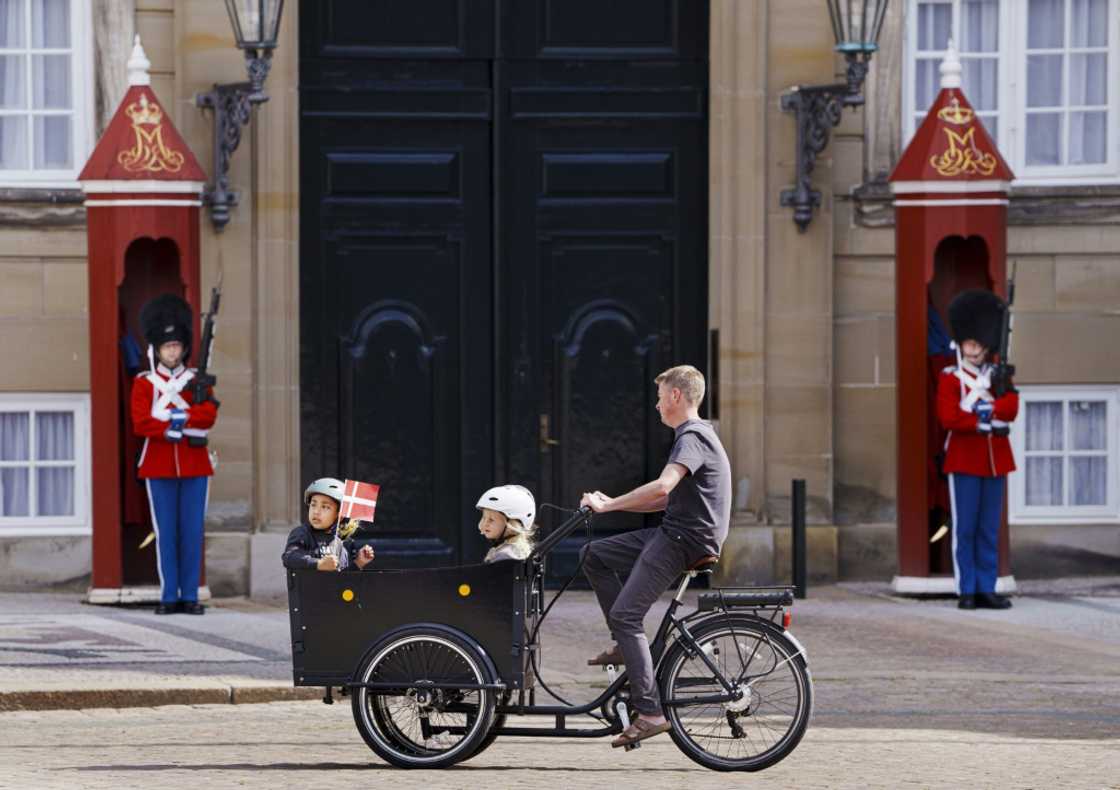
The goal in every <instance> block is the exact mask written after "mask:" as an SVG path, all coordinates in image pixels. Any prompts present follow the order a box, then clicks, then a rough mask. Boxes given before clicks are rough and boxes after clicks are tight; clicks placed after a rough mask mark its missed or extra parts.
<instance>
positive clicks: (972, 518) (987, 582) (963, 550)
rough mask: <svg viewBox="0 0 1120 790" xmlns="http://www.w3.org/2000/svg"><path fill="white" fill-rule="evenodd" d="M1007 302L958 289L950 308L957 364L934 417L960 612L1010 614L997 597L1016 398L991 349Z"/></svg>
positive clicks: (945, 379) (944, 381) (946, 375)
mask: <svg viewBox="0 0 1120 790" xmlns="http://www.w3.org/2000/svg"><path fill="white" fill-rule="evenodd" d="M1007 311H1008V307H1007V305H1006V304H1005V303H1004V302H1003V300H1002V299H1000V298H999V297H998V296H996V295H995V294H994V293H992V292H991V291H985V290H969V291H963V292H961V293H960V294H958V295H957V296H956V298H954V299H953V301H952V302H951V303H950V305H949V324H950V327H951V329H952V332H953V346H952V347H953V350H954V351H955V352H956V356H957V364H956V365H950V366H949V367H946V368H944V369H943V370H942V371H941V376H940V378H939V381H938V388H937V416H938V419H939V420H940V422H941V425H942V427H943V428H944V429H945V430H946V431H948V436H947V437H946V439H945V467H944V470H945V473H946V474H947V475H948V476H949V494H950V504H951V508H952V519H953V576H954V578H955V580H956V585H957V595H958V596H959V598H960V601H959V606H960V608H961V609H976V608H978V607H979V608H985V609H1008V608H1010V607H1011V601H1010V600H1008V599H1007V598H1004V597H1002V596H999V595H996V592H995V589H996V575H997V572H998V566H999V552H998V540H999V528H1000V521H1001V519H1002V515H1003V497H1004V492H1005V491H1006V490H1007V474H1008V473H1009V472H1012V471H1014V469H1015V461H1014V459H1013V458H1012V455H1011V442H1010V441H1009V439H1008V434H1009V433H1010V424H1011V422H1012V421H1013V420H1014V419H1015V417H1016V415H1018V413H1019V395H1018V393H1017V392H1016V391H1015V389H1014V387H1013V386H1011V382H1010V380H1009V378H1008V377H1007V376H1006V375H1003V374H1004V373H1005V372H1006V367H1004V368H1003V369H1001V368H1000V367H999V366H998V365H993V364H992V358H991V354H992V350H993V349H996V348H999V347H1000V346H1001V345H1006V344H1005V343H1001V332H1003V333H1006V329H1005V327H1006V326H1007V322H1006V321H1005V320H1004V319H1005V314H1006V313H1007Z"/></svg>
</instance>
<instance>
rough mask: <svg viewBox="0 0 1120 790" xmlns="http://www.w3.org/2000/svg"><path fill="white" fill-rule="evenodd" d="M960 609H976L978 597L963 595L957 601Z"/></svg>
mask: <svg viewBox="0 0 1120 790" xmlns="http://www.w3.org/2000/svg"><path fill="white" fill-rule="evenodd" d="M957 608H958V609H975V608H976V596H975V595H962V596H961V599H960V600H959V601H957Z"/></svg>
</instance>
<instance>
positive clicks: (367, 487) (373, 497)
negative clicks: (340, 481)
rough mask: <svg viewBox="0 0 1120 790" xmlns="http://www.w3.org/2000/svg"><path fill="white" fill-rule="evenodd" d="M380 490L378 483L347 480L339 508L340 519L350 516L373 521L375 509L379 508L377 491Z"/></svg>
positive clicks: (359, 519)
mask: <svg viewBox="0 0 1120 790" xmlns="http://www.w3.org/2000/svg"><path fill="white" fill-rule="evenodd" d="M380 490H381V486H379V485H377V484H376V483H363V482H361V481H358V480H347V481H346V483H345V484H344V485H343V487H342V507H340V508H339V509H338V518H339V521H340V522H341V521H343V520H344V519H350V518H352V519H357V520H358V521H373V516H374V511H375V510H376V509H377V492H378V491H380Z"/></svg>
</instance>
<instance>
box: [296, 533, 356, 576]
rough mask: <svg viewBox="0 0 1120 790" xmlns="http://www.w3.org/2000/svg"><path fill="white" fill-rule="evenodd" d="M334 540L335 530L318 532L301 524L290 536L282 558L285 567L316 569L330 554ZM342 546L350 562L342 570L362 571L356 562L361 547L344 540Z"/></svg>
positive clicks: (351, 541)
mask: <svg viewBox="0 0 1120 790" xmlns="http://www.w3.org/2000/svg"><path fill="white" fill-rule="evenodd" d="M332 540H334V530H333V529H323V530H316V529H312V527H311V525H310V524H300V525H299V526H298V527H296V528H295V529H293V530H292V531H291V534H289V535H288V543H287V545H286V546H285V547H284V554H283V555H282V557H281V559H283V561H284V567H285V568H293V569H295V568H314V567H315V566H316V565H318V564H319V560H320V559H322V558H323V557H325V556H326V555H327V554H328V553H329V546H330V545H331V541H332ZM342 545H343V547H344V548H345V549H346V559H347V560H348V562H347V563H346V566H345V567H344V568H343V569H342V570H344V571H357V570H361V568H359V567H358V565H357V563H356V562H355V559H356V558H357V554H358V549H359V548H360V546H356V545H354V541H353V540H344V541H343V542H342Z"/></svg>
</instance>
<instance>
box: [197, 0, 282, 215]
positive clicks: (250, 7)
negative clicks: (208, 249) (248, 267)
mask: <svg viewBox="0 0 1120 790" xmlns="http://www.w3.org/2000/svg"><path fill="white" fill-rule="evenodd" d="M225 3H226V10H227V11H228V12H229V21H230V24H231V25H232V26H233V35H234V38H235V39H236V40H237V48H238V49H240V50H242V51H243V52H244V53H245V64H246V67H247V69H248V72H249V81H248V82H235V83H226V84H222V85H214V89H213V90H212V91H210V92H209V93H200V94H198V95H197V96H195V97H194V103H195V106H197V107H202V108H204V109H210V110H213V111H214V162H213V169H212V172H213V174H214V175H213V179H214V180H213V182H212V183H211V184H208V185H207V187H206V193H205V195H204V200H205V201H206V204H207V205H208V206H209V207H210V221H211V222H212V223H213V225H214V230H216V231H221V230H222V229H223V228H224V227H225V226H226V223H227V222H229V213H230V210H231V209H232V208H233V207H234V206H236V205H237V198H238V196H237V193H236V192H235V191H233V190H231V189H230V186H229V160H230V158H231V157H232V156H233V152H234V151H236V150H237V146H238V145H239V144H240V143H241V129H242V127H243V126H246V125H247V124H248V123H249V121H250V119H251V118H252V117H253V105H256V104H262V103H264V102H266V101H268V96H267V95H266V94H265V92H264V81H265V79H266V78H267V77H268V70H269V68H270V67H271V66H272V51H273V50H274V49H276V39H277V38H278V37H279V34H280V16H281V15H282V14H283V13H284V0H225Z"/></svg>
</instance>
